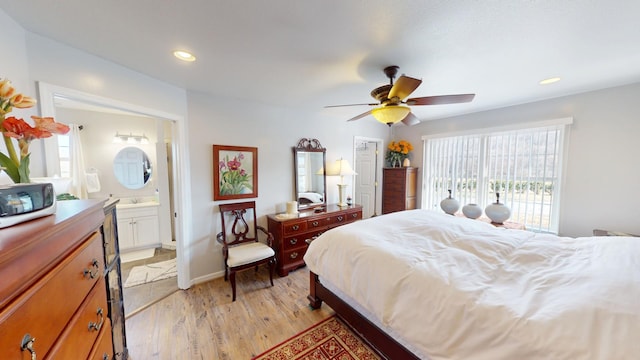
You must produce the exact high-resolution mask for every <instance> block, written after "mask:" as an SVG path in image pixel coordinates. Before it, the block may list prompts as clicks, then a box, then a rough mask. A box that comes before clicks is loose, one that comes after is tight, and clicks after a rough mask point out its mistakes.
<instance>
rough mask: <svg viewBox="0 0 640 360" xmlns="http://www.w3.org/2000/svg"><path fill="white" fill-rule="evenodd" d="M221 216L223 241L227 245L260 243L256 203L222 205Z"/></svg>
mask: <svg viewBox="0 0 640 360" xmlns="http://www.w3.org/2000/svg"><path fill="white" fill-rule="evenodd" d="M220 216H221V217H222V236H223V241H224V243H225V244H226V245H229V246H233V245H238V244H242V243H247V242H255V241H258V232H257V226H258V223H257V221H256V220H257V219H256V202H255V201H245V202H241V203H235V204H223V205H220ZM229 224H231V225H230V226H229Z"/></svg>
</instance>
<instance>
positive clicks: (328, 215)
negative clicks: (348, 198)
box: [267, 205, 362, 276]
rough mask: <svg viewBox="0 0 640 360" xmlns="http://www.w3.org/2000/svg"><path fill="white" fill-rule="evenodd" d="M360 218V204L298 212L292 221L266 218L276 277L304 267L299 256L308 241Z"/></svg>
mask: <svg viewBox="0 0 640 360" xmlns="http://www.w3.org/2000/svg"><path fill="white" fill-rule="evenodd" d="M360 219H362V206H360V205H351V206H345V207H339V206H337V205H327V206H326V208H325V211H323V212H314V211H313V210H309V211H301V212H300V213H299V214H298V215H297V216H296V217H294V218H281V216H279V215H275V214H272V215H268V216H267V220H268V222H269V232H270V233H272V234H273V237H274V242H273V247H274V250H275V251H276V258H277V261H278V264H277V267H276V269H277V271H278V275H280V276H287V275H289V271H291V270H294V269H297V268H299V267H302V266H304V265H305V264H304V260H303V259H302V257H303V256H304V254H305V252H306V251H307V246H309V245H308V243H307V240H313V239H314V238H316V237H318V236H320V235H321V234H322V233H323V232H325V231H327V230H329V229H331V228H334V227H338V226H340V225H344V224H348V223H350V222H353V221H356V220H360Z"/></svg>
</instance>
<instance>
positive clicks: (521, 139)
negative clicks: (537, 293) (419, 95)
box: [422, 119, 572, 233]
mask: <svg viewBox="0 0 640 360" xmlns="http://www.w3.org/2000/svg"><path fill="white" fill-rule="evenodd" d="M571 122H572V120H571V119H560V120H557V121H552V122H544V123H539V124H537V125H538V126H532V125H528V127H527V128H522V129H515V130H514V129H510V130H500V129H493V130H490V131H488V132H485V133H481V134H473V135H456V136H445V137H438V138H436V137H425V138H424V140H425V147H424V151H425V154H424V155H425V156H424V159H425V160H424V162H425V163H424V169H425V170H424V183H423V186H424V191H423V202H422V203H423V208H430V209H439V208H440V201H441V200H442V199H444V198H446V197H447V196H448V192H447V191H448V190H452V193H453V197H455V198H456V199H458V200H459V201H460V204H461V205H464V204H469V203H476V204H479V205H480V206H481V207H483V208H484V207H485V206H487V205H488V204H489V203H492V202H495V201H496V197H497V194H499V196H500V202H501V203H503V204H505V205H507V206H509V208H510V209H511V218H510V219H509V220H510V221H515V222H520V223H523V224H525V226H526V227H527V229H529V230H534V231H542V232H553V233H557V232H558V212H559V204H560V185H561V179H562V176H561V174H562V171H561V170H562V160H563V154H564V152H565V149H564V144H565V143H566V142H565V141H564V139H565V136H567V133H568V131H567V129H566V127H567V126H568V125H569V124H571Z"/></svg>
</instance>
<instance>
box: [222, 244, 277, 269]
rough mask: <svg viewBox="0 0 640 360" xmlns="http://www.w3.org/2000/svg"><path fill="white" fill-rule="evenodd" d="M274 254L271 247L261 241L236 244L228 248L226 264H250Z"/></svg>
mask: <svg viewBox="0 0 640 360" xmlns="http://www.w3.org/2000/svg"><path fill="white" fill-rule="evenodd" d="M275 254H276V253H275V251H273V249H272V248H270V247H269V246H267V245H265V244H263V243H261V242H253V243H249V244H244V245H238V246H234V247H230V248H229V257H228V258H227V265H228V266H229V267H236V266H241V265H246V264H251V263H252V262H256V261H260V260H263V259H267V258H270V257H272V256H274V255H275Z"/></svg>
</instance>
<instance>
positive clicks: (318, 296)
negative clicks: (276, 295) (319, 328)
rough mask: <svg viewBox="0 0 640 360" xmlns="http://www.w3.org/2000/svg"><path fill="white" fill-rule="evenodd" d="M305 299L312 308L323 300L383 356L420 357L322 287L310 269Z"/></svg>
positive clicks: (398, 357)
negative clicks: (307, 292) (307, 293)
mask: <svg viewBox="0 0 640 360" xmlns="http://www.w3.org/2000/svg"><path fill="white" fill-rule="evenodd" d="M307 299H309V306H311V308H313V309H318V308H320V306H322V302H323V301H324V302H325V303H327V305H329V306H330V307H331V308H332V309H333V310H334V311H335V312H336V314H337V315H338V316H340V318H341V319H343V320H344V321H345V322H346V323H347V324H348V325H349V327H351V328H352V329H353V330H354V331H355V332H356V333H358V335H360V337H362V338H363V339H364V340H365V341H366V342H367V343H369V345H370V346H371V347H373V348H374V349H375V350H376V351H377V352H378V353H379V354H381V355H382V356H384V357H385V358H388V359H416V360H419V359H420V358H418V357H417V356H416V355H414V354H413V353H412V352H410V351H409V350H407V348H405V347H404V346H402V345H401V344H400V343H398V342H397V341H396V340H394V339H393V338H392V337H391V336H390V335H389V334H387V333H385V332H384V331H383V330H382V329H380V328H379V327H377V326H376V325H375V324H373V323H372V322H371V321H369V320H368V319H367V318H365V317H364V316H363V315H362V314H360V313H359V312H358V311H357V310H356V309H354V308H353V307H352V306H351V305H349V304H347V303H346V302H345V301H344V300H342V299H341V298H340V297H338V296H337V295H336V294H334V293H333V292H332V291H331V290H329V289H327V288H326V287H324V285H322V283H321V282H320V277H319V276H318V275H317V274H315V273H314V272H312V271H310V272H309V296H307Z"/></svg>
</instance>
